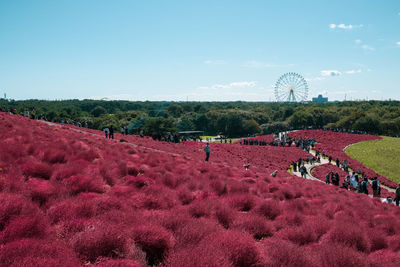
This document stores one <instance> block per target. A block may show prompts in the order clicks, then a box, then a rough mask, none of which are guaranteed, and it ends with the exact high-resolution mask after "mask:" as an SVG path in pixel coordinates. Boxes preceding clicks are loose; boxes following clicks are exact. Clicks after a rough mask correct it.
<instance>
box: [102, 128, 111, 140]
mask: <svg viewBox="0 0 400 267" xmlns="http://www.w3.org/2000/svg"><path fill="white" fill-rule="evenodd" d="M103 131H104V133H105V135H106V138H108V133H109V132H110V130H109V129H108V128H107V127H106V128H104V130H103Z"/></svg>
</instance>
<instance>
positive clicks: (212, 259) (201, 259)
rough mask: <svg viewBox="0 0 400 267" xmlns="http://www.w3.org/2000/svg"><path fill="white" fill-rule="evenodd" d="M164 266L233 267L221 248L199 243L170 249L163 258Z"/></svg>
mask: <svg viewBox="0 0 400 267" xmlns="http://www.w3.org/2000/svg"><path fill="white" fill-rule="evenodd" d="M165 266H170V267H181V266H193V267H205V266H207V267H222V266H224V267H233V266H234V265H233V263H232V262H231V261H230V260H229V259H228V256H227V255H226V254H225V252H224V251H223V250H222V249H218V248H215V247H212V246H209V245H205V244H201V245H198V246H196V247H191V248H182V249H179V250H174V251H172V252H171V253H170V254H169V255H168V258H167V259H166V260H165Z"/></svg>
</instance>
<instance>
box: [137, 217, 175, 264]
mask: <svg viewBox="0 0 400 267" xmlns="http://www.w3.org/2000/svg"><path fill="white" fill-rule="evenodd" d="M132 236H133V239H134V240H135V243H136V244H137V245H138V246H139V247H140V248H141V249H142V250H143V251H144V252H145V253H146V261H147V264H148V265H157V264H159V263H161V262H162V261H163V260H164V258H165V257H166V255H167V253H168V252H169V250H170V249H171V248H172V247H173V245H174V242H175V241H174V238H173V236H172V235H171V233H169V232H168V231H167V230H165V229H164V228H163V227H161V226H157V225H151V224H148V225H143V226H139V227H136V228H135V229H133V231H132Z"/></svg>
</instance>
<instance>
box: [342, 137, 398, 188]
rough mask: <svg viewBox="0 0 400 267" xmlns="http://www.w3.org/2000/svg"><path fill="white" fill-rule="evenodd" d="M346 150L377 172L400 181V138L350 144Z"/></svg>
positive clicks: (384, 138)
mask: <svg viewBox="0 0 400 267" xmlns="http://www.w3.org/2000/svg"><path fill="white" fill-rule="evenodd" d="M345 152H346V154H347V155H349V156H350V157H352V158H353V159H356V160H358V161H360V162H361V163H362V164H364V165H365V166H367V167H368V168H371V169H372V170H374V171H375V172H377V173H379V174H381V175H384V176H386V177H388V178H389V179H391V180H393V181H395V182H400V138H393V137H383V139H381V140H374V141H365V142H360V143H357V144H354V145H351V146H349V147H348V148H347V149H346V151H345Z"/></svg>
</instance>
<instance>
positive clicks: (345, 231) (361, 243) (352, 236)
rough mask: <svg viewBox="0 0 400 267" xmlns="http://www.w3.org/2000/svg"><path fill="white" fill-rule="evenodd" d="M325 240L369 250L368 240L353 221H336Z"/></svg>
mask: <svg viewBox="0 0 400 267" xmlns="http://www.w3.org/2000/svg"><path fill="white" fill-rule="evenodd" d="M326 241H327V242H333V243H337V244H341V245H344V246H347V247H350V248H353V249H356V250H358V251H361V252H365V253H368V252H369V251H370V244H369V240H368V239H367V237H366V234H365V233H364V231H363V229H360V228H359V227H358V226H357V225H355V224H354V223H343V222H340V221H338V222H336V225H335V226H334V228H332V229H331V231H329V232H328V234H327V236H326Z"/></svg>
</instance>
